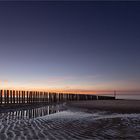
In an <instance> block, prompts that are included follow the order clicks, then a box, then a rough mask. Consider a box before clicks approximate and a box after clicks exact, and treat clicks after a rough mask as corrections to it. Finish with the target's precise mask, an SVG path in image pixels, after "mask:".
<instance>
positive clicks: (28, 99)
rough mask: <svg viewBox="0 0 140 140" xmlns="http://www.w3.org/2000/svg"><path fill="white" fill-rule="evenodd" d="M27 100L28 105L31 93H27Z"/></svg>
mask: <svg viewBox="0 0 140 140" xmlns="http://www.w3.org/2000/svg"><path fill="white" fill-rule="evenodd" d="M26 100H27V103H29V91H27V92H26Z"/></svg>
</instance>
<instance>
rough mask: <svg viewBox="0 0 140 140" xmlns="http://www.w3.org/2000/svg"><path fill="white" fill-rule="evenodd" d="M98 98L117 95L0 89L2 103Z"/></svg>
mask: <svg viewBox="0 0 140 140" xmlns="http://www.w3.org/2000/svg"><path fill="white" fill-rule="evenodd" d="M97 99H115V97H109V96H97V95H86V94H68V93H50V92H40V91H19V90H0V104H24V103H29V104H30V103H39V102H42V103H43V102H44V103H49V102H60V101H74V100H97Z"/></svg>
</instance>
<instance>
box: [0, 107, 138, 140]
mask: <svg viewBox="0 0 140 140" xmlns="http://www.w3.org/2000/svg"><path fill="white" fill-rule="evenodd" d="M29 116H30V117H29ZM32 139H33V140H46V139H47V140H93V139H94V140H108V139H114V140H118V139H127V140H135V139H140V113H113V112H110V111H103V110H94V109H87V108H85V107H84V108H83V107H80V108H77V107H76V108H75V107H74V106H70V105H68V106H67V105H65V104H63V105H62V106H61V105H59V106H57V105H56V106H44V107H41V108H37V109H36V110H35V109H33V110H30V111H29V113H28V111H26V110H23V111H19V110H18V111H14V112H5V113H1V114H0V140H32Z"/></svg>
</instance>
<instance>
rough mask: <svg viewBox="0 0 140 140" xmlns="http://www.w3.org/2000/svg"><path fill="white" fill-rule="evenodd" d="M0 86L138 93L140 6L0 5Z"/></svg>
mask: <svg viewBox="0 0 140 140" xmlns="http://www.w3.org/2000/svg"><path fill="white" fill-rule="evenodd" d="M0 87H1V88H25V89H31V88H33V89H42V90H62V91H66V90H69V91H81V92H82V91H91V92H92V91H113V90H123V91H133V90H135V91H140V2H96V1H92V2H91V1H89V2H76V1H71V2H68V1H67V2H66V1H65V2H63V1H62V2H59V1H57V2H54V1H53V2H49V1H47V2H39V1H38V2H21V1H17V2H10V1H9V2H0Z"/></svg>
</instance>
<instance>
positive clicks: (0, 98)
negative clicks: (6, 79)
mask: <svg viewBox="0 0 140 140" xmlns="http://www.w3.org/2000/svg"><path fill="white" fill-rule="evenodd" d="M2 93H3V90H0V104H2Z"/></svg>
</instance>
